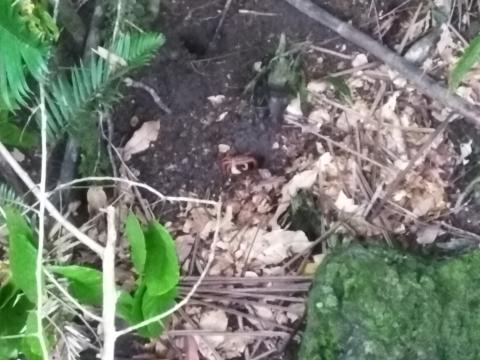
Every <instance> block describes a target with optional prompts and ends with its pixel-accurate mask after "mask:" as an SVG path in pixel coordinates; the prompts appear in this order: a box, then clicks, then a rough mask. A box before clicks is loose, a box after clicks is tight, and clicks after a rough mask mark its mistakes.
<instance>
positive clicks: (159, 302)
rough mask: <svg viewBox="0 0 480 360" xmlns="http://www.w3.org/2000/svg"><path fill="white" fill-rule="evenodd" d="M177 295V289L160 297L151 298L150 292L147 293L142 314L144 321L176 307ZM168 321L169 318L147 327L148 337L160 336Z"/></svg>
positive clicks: (144, 297)
mask: <svg viewBox="0 0 480 360" xmlns="http://www.w3.org/2000/svg"><path fill="white" fill-rule="evenodd" d="M177 294H178V291H177V288H176V287H175V288H173V289H172V290H170V291H169V292H168V293H165V294H163V295H160V296H151V295H150V294H149V292H148V291H146V292H145V294H144V296H143V301H142V314H143V318H144V320H146V319H150V318H152V317H154V316H157V315H159V314H161V313H163V312H165V311H167V310H169V309H171V308H172V307H173V306H174V305H175V297H176V296H177ZM166 320H167V318H164V319H162V320H161V321H158V322H154V323H152V324H149V325H147V326H146V332H147V333H148V337H150V338H152V337H156V336H159V335H160V334H161V333H162V331H163V330H164V329H165V326H164V323H165V321H166Z"/></svg>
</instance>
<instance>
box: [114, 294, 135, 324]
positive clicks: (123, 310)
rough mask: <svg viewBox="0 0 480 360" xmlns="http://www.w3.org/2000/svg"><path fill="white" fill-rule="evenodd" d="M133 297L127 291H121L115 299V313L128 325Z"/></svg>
mask: <svg viewBox="0 0 480 360" xmlns="http://www.w3.org/2000/svg"><path fill="white" fill-rule="evenodd" d="M133 300H134V299H133V297H132V295H130V294H129V293H127V292H125V291H122V292H121V293H120V296H119V297H118V299H117V315H118V316H119V317H120V318H122V319H123V320H125V321H126V322H127V323H129V324H130V325H131V324H133V321H132V311H133Z"/></svg>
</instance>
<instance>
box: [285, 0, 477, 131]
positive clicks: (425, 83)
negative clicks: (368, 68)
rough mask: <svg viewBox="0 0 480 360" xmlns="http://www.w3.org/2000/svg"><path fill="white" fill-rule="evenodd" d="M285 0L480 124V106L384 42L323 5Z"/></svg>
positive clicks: (302, 0)
mask: <svg viewBox="0 0 480 360" xmlns="http://www.w3.org/2000/svg"><path fill="white" fill-rule="evenodd" d="M285 1H286V2H287V3H289V4H290V5H292V6H293V7H295V8H296V9H297V10H299V11H301V12H302V13H304V14H305V15H307V16H309V17H310V18H312V19H314V20H315V21H318V22H319V23H321V24H322V25H324V26H326V27H328V28H330V29H332V30H333V31H335V32H337V33H338V34H339V35H340V36H342V37H343V38H345V39H346V40H348V41H350V42H351V43H353V44H355V45H357V46H360V47H362V48H364V49H365V50H367V51H368V52H369V53H371V54H372V55H373V56H375V57H377V58H378V59H380V60H382V61H383V62H384V63H385V64H387V65H388V66H390V67H391V68H392V69H393V70H395V71H397V72H398V73H399V74H400V75H401V76H403V77H405V78H406V79H408V80H410V81H411V82H412V83H413V84H414V85H415V86H416V88H417V89H418V90H420V91H421V92H423V93H424V94H425V95H427V96H429V97H431V98H432V99H435V100H437V101H438V102H439V103H440V104H444V105H445V106H447V107H449V108H451V109H453V110H454V111H455V112H457V113H459V114H461V115H463V116H464V117H465V118H466V119H468V120H469V121H470V122H471V123H472V124H475V125H476V126H478V125H480V109H479V108H478V107H477V106H474V105H471V104H469V103H467V102H466V101H465V100H464V99H462V98H461V97H459V96H458V95H455V94H454V93H452V92H450V91H449V90H447V89H445V88H444V87H442V86H441V85H439V84H438V83H437V82H436V81H435V80H433V79H432V78H431V77H430V76H428V75H426V74H424V73H423V72H422V70H420V69H418V68H417V67H416V66H414V65H413V64H412V63H410V62H409V61H407V60H405V59H404V58H403V57H401V56H400V55H398V54H397V53H395V52H394V51H392V50H390V49H389V48H387V47H385V46H383V45H381V44H380V43H378V42H377V41H375V40H373V39H372V38H371V37H369V36H368V35H366V34H364V33H362V32H360V31H359V30H357V29H355V28H354V27H353V26H351V25H350V24H348V23H346V22H343V21H341V20H339V19H337V18H336V17H334V16H333V15H331V14H329V13H328V12H327V11H325V10H324V9H322V8H321V7H319V6H317V5H315V4H313V3H312V2H311V1H310V0H285Z"/></svg>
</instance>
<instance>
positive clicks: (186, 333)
mask: <svg viewBox="0 0 480 360" xmlns="http://www.w3.org/2000/svg"><path fill="white" fill-rule="evenodd" d="M167 334H168V335H169V336H190V335H201V336H207V335H208V336H234V337H236V336H238V337H252V338H255V337H274V336H278V337H288V336H289V335H290V334H289V333H288V332H286V331H272V330H258V331H215V330H195V329H192V330H169V331H167Z"/></svg>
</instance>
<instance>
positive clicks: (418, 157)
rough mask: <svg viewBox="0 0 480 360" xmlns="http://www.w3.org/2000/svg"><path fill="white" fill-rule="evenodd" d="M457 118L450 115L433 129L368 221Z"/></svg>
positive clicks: (390, 185)
mask: <svg viewBox="0 0 480 360" xmlns="http://www.w3.org/2000/svg"><path fill="white" fill-rule="evenodd" d="M457 116H458V115H456V114H453V115H450V116H449V117H448V119H446V120H445V121H444V122H442V123H441V124H440V125H439V126H438V127H437V128H436V129H435V131H434V132H433V133H431V134H430V135H429V136H428V139H427V140H426V141H425V142H424V143H423V145H422V146H421V147H420V149H418V151H417V153H416V154H415V156H414V157H412V158H411V159H410V161H409V162H408V164H407V166H406V167H405V168H404V169H403V170H402V171H400V172H399V173H398V174H397V176H396V177H395V179H393V181H392V182H391V183H390V184H388V185H387V188H386V189H385V195H383V196H382V197H381V198H380V199H379V203H378V205H377V206H374V208H373V210H372V212H371V215H370V219H373V218H375V217H377V216H378V214H379V213H380V211H381V209H382V207H383V204H384V203H385V201H388V200H390V197H391V196H392V195H393V193H394V191H395V189H396V188H397V187H398V185H400V183H401V182H402V181H403V180H404V179H405V176H407V174H408V173H409V172H410V171H411V170H412V169H413V168H414V167H415V166H416V165H417V162H419V161H420V160H421V159H422V158H423V157H424V156H426V154H427V153H428V151H429V150H430V148H431V147H432V145H433V143H434V141H435V139H436V138H437V137H438V136H440V135H441V134H442V133H443V132H444V131H445V129H446V128H447V126H448V124H449V123H450V122H451V121H453V120H454V119H455V118H456V117H457Z"/></svg>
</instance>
